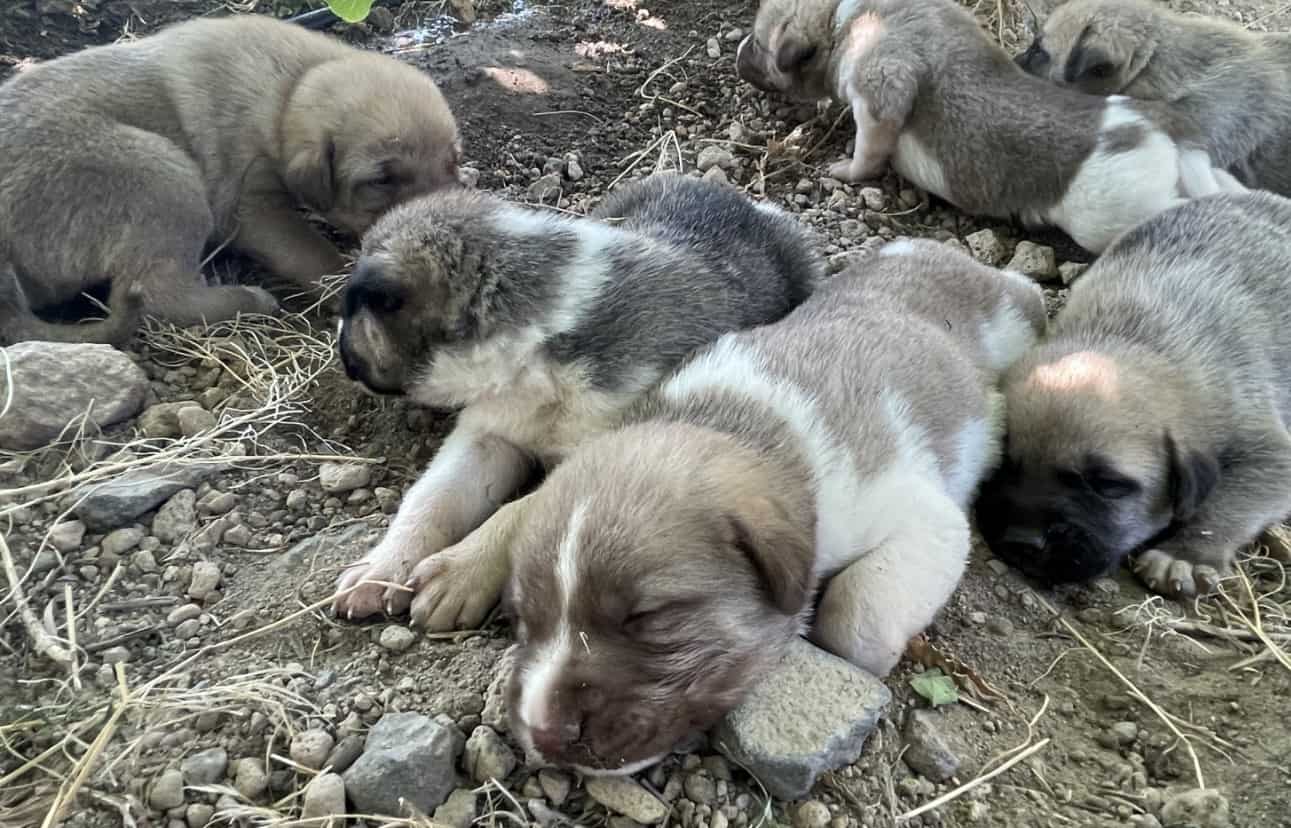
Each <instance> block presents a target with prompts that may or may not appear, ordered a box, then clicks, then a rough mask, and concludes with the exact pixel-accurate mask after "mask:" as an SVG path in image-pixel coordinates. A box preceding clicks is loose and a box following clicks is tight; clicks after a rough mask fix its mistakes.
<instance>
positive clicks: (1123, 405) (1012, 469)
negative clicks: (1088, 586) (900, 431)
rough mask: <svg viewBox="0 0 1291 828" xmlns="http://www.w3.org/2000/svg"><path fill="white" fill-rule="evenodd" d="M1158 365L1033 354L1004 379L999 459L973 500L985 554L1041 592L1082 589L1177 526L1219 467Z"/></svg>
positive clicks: (1064, 352) (1096, 353)
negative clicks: (1171, 399) (1068, 586)
mask: <svg viewBox="0 0 1291 828" xmlns="http://www.w3.org/2000/svg"><path fill="white" fill-rule="evenodd" d="M1157 371H1159V368H1152V369H1149V368H1147V367H1146V366H1145V365H1144V364H1143V363H1142V362H1140V361H1139V360H1138V359H1136V358H1135V356H1134V354H1133V352H1123V353H1116V352H1109V351H1106V350H1093V349H1091V350H1080V349H1075V348H1071V347H1066V348H1061V347H1057V346H1054V347H1050V346H1046V347H1042V348H1040V349H1038V350H1037V351H1034V352H1032V354H1030V355H1028V356H1027V357H1025V358H1024V359H1023V360H1022V361H1020V362H1019V363H1018V364H1017V365H1015V366H1014V367H1013V369H1012V370H1010V371H1009V373H1008V374H1007V376H1006V379H1005V384H1004V391H1005V395H1006V400H1007V402H1006V412H1007V414H1006V416H1007V418H1008V429H1007V436H1006V438H1005V443H1006V445H1005V458H1004V462H1003V465H1002V466H1001V468H1000V469H999V471H998V472H997V473H996V474H995V475H994V477H993V478H992V479H991V480H990V481H988V483H987V484H986V485H985V486H984V487H983V490H982V494H981V496H980V498H979V499H978V505H977V519H978V526H979V528H980V529H981V531H982V534H983V536H984V537H985V539H986V541H987V544H988V545H989V546H990V547H991V549H992V551H994V552H995V554H997V555H999V556H1000V557H1001V558H1003V559H1004V560H1006V561H1008V562H1009V563H1011V564H1013V565H1014V566H1016V567H1017V568H1018V569H1020V570H1022V571H1023V572H1025V573H1026V574H1028V575H1031V576H1032V577H1035V578H1037V579H1039V580H1041V581H1044V582H1047V583H1067V582H1074V581H1083V580H1087V579H1090V578H1093V577H1095V576H1098V575H1101V574H1103V573H1105V572H1107V571H1108V570H1110V569H1112V568H1113V567H1115V566H1116V565H1118V564H1119V563H1120V562H1121V561H1122V560H1123V559H1124V558H1125V557H1126V556H1127V555H1129V554H1130V553H1131V552H1133V551H1135V550H1136V549H1137V548H1139V547H1141V546H1142V545H1143V544H1145V543H1147V542H1148V541H1150V540H1152V539H1153V538H1155V537H1156V536H1158V535H1160V534H1161V533H1163V532H1165V531H1166V530H1168V529H1169V528H1170V527H1171V525H1172V524H1173V523H1175V522H1176V521H1181V520H1186V519H1188V518H1189V517H1190V516H1192V514H1194V513H1195V512H1196V510H1197V509H1198V507H1199V506H1200V505H1201V503H1202V502H1203V501H1204V500H1205V499H1206V497H1207V496H1208V495H1209V493H1210V491H1211V489H1212V488H1213V487H1214V485H1215V482H1216V480H1217V478H1218V475H1219V468H1220V466H1219V459H1218V458H1217V457H1216V456H1214V454H1213V453H1210V451H1209V450H1208V449H1207V448H1206V447H1205V446H1204V445H1203V444H1202V442H1201V441H1200V439H1194V437H1193V436H1192V435H1194V434H1195V433H1196V431H1195V429H1194V428H1193V427H1192V426H1191V424H1190V423H1189V422H1188V418H1187V409H1186V408H1183V407H1176V406H1171V405H1169V404H1168V403H1165V402H1163V401H1164V400H1165V399H1167V398H1168V396H1169V395H1167V394H1166V393H1164V391H1163V389H1162V386H1161V383H1160V382H1159V381H1158V380H1157V377H1158V376H1159V374H1158V373H1156V372H1157Z"/></svg>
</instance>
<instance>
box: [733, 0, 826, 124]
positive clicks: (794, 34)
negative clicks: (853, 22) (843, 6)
mask: <svg viewBox="0 0 1291 828" xmlns="http://www.w3.org/2000/svg"><path fill="white" fill-rule="evenodd" d="M838 5H839V3H838V0H762V4H761V5H760V6H759V7H758V13H757V17H756V18H755V19H754V21H753V33H752V34H750V35H749V36H748V37H746V38H744V40H742V41H740V45H739V47H738V48H737V49H736V52H735V71H736V72H737V73H738V74H739V76H740V77H741V78H742V79H743V80H744V81H746V82H747V83H750V84H752V85H754V86H756V87H757V88H758V89H761V90H763V91H765V92H776V93H779V94H782V95H785V96H787V97H790V98H794V99H798V100H804V101H814V100H819V99H821V98H827V97H829V95H830V88H829V87H830V83H829V59H830V55H831V53H832V52H833V40H834V32H833V22H834V12H835V10H836V8H837V6H838Z"/></svg>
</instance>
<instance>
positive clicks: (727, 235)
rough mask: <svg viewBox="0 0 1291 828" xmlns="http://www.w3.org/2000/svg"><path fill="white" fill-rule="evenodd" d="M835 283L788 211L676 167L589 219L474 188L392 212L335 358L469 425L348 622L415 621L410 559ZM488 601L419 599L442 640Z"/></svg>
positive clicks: (457, 434) (407, 511) (448, 541)
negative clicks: (701, 358)
mask: <svg viewBox="0 0 1291 828" xmlns="http://www.w3.org/2000/svg"><path fill="white" fill-rule="evenodd" d="M823 273H824V263H823V260H822V258H821V256H820V254H819V253H818V252H817V251H816V249H815V246H814V243H813V239H812V237H811V236H810V234H809V233H808V231H807V230H806V228H805V227H804V226H803V225H801V224H799V223H798V222H797V221H795V220H794V219H793V218H791V217H790V216H788V215H787V214H784V213H781V212H779V211H778V210H775V209H774V208H759V207H755V206H754V205H753V203H752V202H750V201H749V200H748V199H746V198H744V197H743V196H742V195H740V194H739V193H737V192H736V191H735V190H733V189H730V188H727V187H722V186H718V185H714V184H708V183H706V182H701V181H698V180H695V179H689V178H684V177H681V176H676V175H659V176H653V177H651V178H648V179H645V180H644V181H641V182H638V183H635V184H632V185H629V186H626V187H624V188H622V189H620V190H617V191H616V192H615V193H614V194H612V195H611V196H610V197H609V198H607V199H606V200H605V201H604V202H603V203H602V204H601V205H600V207H598V208H597V210H595V211H594V212H593V214H592V217H591V218H590V219H582V220H572V219H569V218H566V217H563V216H560V215H557V214H553V213H549V212H544V211H536V210H531V209H526V208H522V207H518V206H512V205H509V204H507V203H506V202H504V201H501V200H499V199H496V198H491V197H488V196H486V195H483V194H480V193H474V192H466V191H461V192H454V193H443V194H438V195H434V196H429V197H426V198H424V199H421V200H418V201H415V202H413V203H410V204H408V205H405V206H403V207H400V208H396V209H395V210H393V211H391V212H390V213H389V214H388V215H387V216H386V217H385V218H384V219H382V220H381V221H379V222H378V223H377V224H376V225H375V226H374V227H373V228H372V230H371V231H369V232H368V234H367V236H366V237H365V238H364V241H363V253H362V257H361V258H360V259H359V263H358V265H357V267H356V268H355V271H354V273H353V274H352V275H351V276H350V280H349V283H348V285H347V287H346V290H345V296H344V310H343V319H342V325H341V333H340V350H341V357H342V359H343V361H344V363H345V367H346V370H347V372H348V373H349V375H350V377H351V378H353V379H355V380H357V381H359V382H361V383H363V385H365V386H366V387H367V388H368V389H370V390H372V391H376V392H380V393H387V394H401V395H405V396H407V397H408V398H410V399H411V400H412V401H414V402H417V403H420V404H422V405H425V406H430V407H433V408H440V409H454V410H458V411H460V414H459V415H458V418H457V423H456V426H455V428H454V430H453V432H452V433H451V434H450V435H449V436H448V438H447V439H446V440H445V441H444V443H443V445H442V446H441V447H440V448H439V451H438V453H437V454H436V455H435V457H434V459H433V461H432V462H431V464H430V468H428V469H427V470H426V473H425V474H424V475H422V477H421V479H420V480H418V481H417V483H416V484H415V485H414V486H413V487H412V489H411V490H409V492H408V493H407V495H406V497H405V498H404V502H403V504H402V505H401V506H400V508H399V511H398V514H396V515H395V517H394V519H393V521H392V522H391V524H390V529H389V531H388V532H387V533H386V536H385V538H384V539H383V540H382V541H381V543H380V544H379V545H378V546H377V547H376V548H374V549H373V550H372V551H371V552H369V553H368V554H367V555H366V556H365V557H364V558H363V560H362V561H361V562H360V564H361V565H359V566H356V567H354V568H352V569H350V570H348V571H347V572H345V573H344V574H343V575H342V576H341V579H340V582H339V590H341V591H342V592H343V593H344V594H340V595H338V596H337V598H336V601H335V608H336V611H337V613H338V614H341V615H344V616H346V617H351V618H360V617H363V616H367V615H372V614H373V613H378V612H381V611H382V610H384V611H386V612H388V613H397V612H402V611H404V610H406V609H407V608H408V606H409V602H410V600H411V599H412V598H413V596H412V594H410V593H409V591H407V590H404V589H401V586H402V584H403V583H404V582H405V581H407V580H408V579H409V578H410V577H413V576H414V567H418V564H419V563H420V562H422V561H423V560H425V561H426V564H425V566H422V567H418V568H417V570H416V574H417V575H421V574H424V573H425V572H427V571H428V569H427V567H430V568H433V566H434V561H436V560H438V559H439V558H441V557H442V556H443V555H444V554H447V553H444V552H442V550H444V549H445V548H446V547H449V546H451V545H453V544H456V543H458V542H459V541H462V539H463V538H467V536H468V535H469V534H470V533H471V532H472V531H473V530H474V529H475V528H476V527H477V526H479V525H480V524H481V523H483V522H484V521H485V520H486V519H487V518H488V517H489V516H490V515H492V514H493V513H494V512H495V511H496V510H497V509H498V507H499V506H501V505H502V504H503V503H505V502H506V501H507V500H509V499H510V498H511V497H512V496H514V495H515V493H516V491H517V490H518V489H520V488H521V487H522V486H523V485H524V484H525V483H526V481H527V479H528V478H529V477H530V476H531V473H532V472H533V471H534V467H535V466H542V467H550V466H552V465H554V464H556V463H558V462H559V461H560V459H561V458H562V457H563V456H564V455H565V454H567V453H568V452H569V451H570V450H572V449H573V448H574V447H575V446H577V445H578V444H579V443H581V442H582V441H584V440H586V439H587V438H589V437H591V436H593V435H595V434H597V433H600V432H602V431H605V430H607V429H609V428H611V427H613V426H614V425H616V424H617V423H618V421H619V419H620V418H621V416H622V414H623V411H624V410H625V409H626V408H627V407H628V406H629V405H630V404H631V403H633V402H634V401H636V400H637V398H638V397H639V396H640V395H641V393H642V392H644V391H645V390H646V389H648V388H649V387H650V386H652V385H654V384H655V383H656V382H657V381H658V380H659V378H660V377H662V376H663V375H664V373H666V372H667V371H668V370H670V369H671V368H673V367H674V366H675V365H676V364H677V363H678V362H679V361H680V360H681V359H682V358H683V357H685V356H686V355H687V354H689V353H690V352H691V351H693V350H695V349H696V348H698V347H701V346H703V345H707V344H708V343H710V342H712V341H713V340H715V339H716V338H717V337H718V336H720V335H722V334H723V333H726V332H727V331H731V330H738V329H741V328H747V327H750V326H753V325H759V324H763V323H766V322H773V321H775V320H777V319H779V318H781V317H782V316H784V315H785V314H786V313H788V312H789V311H790V310H791V309H792V308H794V307H795V306H796V305H798V304H799V303H800V302H801V301H802V300H803V299H805V298H806V297H807V296H808V295H809V294H810V292H811V290H812V289H813V288H814V286H815V284H816V282H817V281H818V280H819V279H820V278H821V277H822V276H823ZM467 543H469V538H467ZM436 553H440V554H438V555H437V554H436ZM432 556H433V557H432ZM369 581H376V582H377V583H368V582H369ZM381 582H385V583H381ZM390 582H393V584H394V586H387V584H388V583H390ZM351 588H354V589H353V591H351V592H344V591H345V590H348V589H351ZM491 603H492V601H491V600H490V601H489V604H491ZM477 609H478V607H477V606H476V605H475V604H468V605H466V606H459V607H450V606H447V605H444V604H441V603H440V602H439V601H438V600H437V599H436V598H435V596H433V595H430V594H418V595H417V596H416V600H414V601H412V612H413V620H414V622H416V623H419V624H426V625H429V626H431V627H433V628H438V627H440V626H441V625H443V624H444V623H445V620H444V619H445V617H448V620H449V623H462V624H471V623H475V622H478V621H480V620H482V619H483V617H484V611H485V610H487V609H488V606H487V605H486V606H485V607H484V609H483V610H479V611H478V612H477V611H476V610H477Z"/></svg>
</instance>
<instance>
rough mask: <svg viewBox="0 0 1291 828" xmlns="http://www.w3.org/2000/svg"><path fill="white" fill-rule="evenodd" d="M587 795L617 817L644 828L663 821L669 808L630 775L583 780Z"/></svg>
mask: <svg viewBox="0 0 1291 828" xmlns="http://www.w3.org/2000/svg"><path fill="white" fill-rule="evenodd" d="M583 789H584V790H586V791H587V795H588V796H590V797H591V798H592V799H595V800H596V801H597V802H599V803H601V804H602V805H604V806H605V807H606V808H608V809H610V810H611V811H613V812H614V813H616V814H622V815H623V816H625V817H628V818H629V819H632V820H634V821H636V822H639V823H640V824H642V825H653V824H654V823H656V822H662V821H663V818H664V817H666V816H667V815H668V806H667V805H665V804H663V802H661V801H660V800H659V798H658V797H657V796H655V795H654V794H652V793H650V792H649V791H647V790H646V789H645V788H643V787H642V786H641V783H639V782H637V781H636V780H634V779H632V778H630V777H627V776H589V777H588V778H587V779H585V780H584V781H583Z"/></svg>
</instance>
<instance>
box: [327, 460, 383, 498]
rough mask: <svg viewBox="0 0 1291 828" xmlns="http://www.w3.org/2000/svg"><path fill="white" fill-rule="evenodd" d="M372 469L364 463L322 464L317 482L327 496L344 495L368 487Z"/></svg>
mask: <svg viewBox="0 0 1291 828" xmlns="http://www.w3.org/2000/svg"><path fill="white" fill-rule="evenodd" d="M371 480H372V468H371V467H370V466H368V465H367V464H366V463H324V464H323V465H322V466H320V467H319V469H318V482H319V485H321V486H322V487H323V491H325V492H328V493H329V494H344V493H345V492H352V491H354V490H355V489H358V488H361V487H363V486H366V485H368V483H369V482H371Z"/></svg>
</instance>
